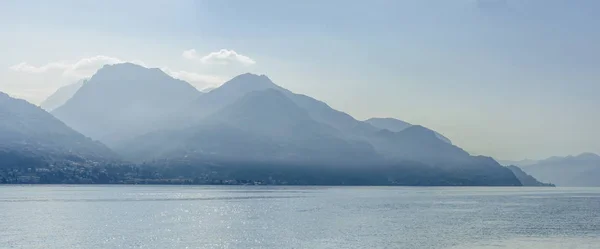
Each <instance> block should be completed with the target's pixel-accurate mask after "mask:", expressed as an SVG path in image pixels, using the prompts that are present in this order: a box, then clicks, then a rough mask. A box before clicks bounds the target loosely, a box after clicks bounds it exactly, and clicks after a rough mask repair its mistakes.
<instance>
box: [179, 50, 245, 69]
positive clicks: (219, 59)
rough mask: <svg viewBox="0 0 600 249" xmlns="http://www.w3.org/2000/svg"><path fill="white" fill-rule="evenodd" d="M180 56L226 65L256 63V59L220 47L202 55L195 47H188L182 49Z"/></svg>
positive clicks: (206, 62)
mask: <svg viewBox="0 0 600 249" xmlns="http://www.w3.org/2000/svg"><path fill="white" fill-rule="evenodd" d="M182 56H183V58H186V59H189V60H195V61H200V62H202V63H204V64H217V65H228V64H233V63H239V64H242V65H245V66H249V65H254V64H256V61H255V60H253V59H252V58H250V57H248V56H245V55H243V54H239V53H237V52H235V51H234V50H228V49H221V50H219V51H216V52H211V53H209V54H207V55H204V56H200V55H199V54H198V52H196V50H195V49H190V50H186V51H183V54H182Z"/></svg>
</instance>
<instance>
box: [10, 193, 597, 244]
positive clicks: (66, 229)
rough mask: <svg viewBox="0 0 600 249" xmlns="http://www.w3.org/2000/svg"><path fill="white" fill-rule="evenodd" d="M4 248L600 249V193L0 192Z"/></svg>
mask: <svg viewBox="0 0 600 249" xmlns="http://www.w3.org/2000/svg"><path fill="white" fill-rule="evenodd" d="M0 248H28V249H33V248H44V249H65V248H451V249H456V248H550V249H552V248H569V249H571V248H600V189H598V188H417V187H415V188H404V187H242V186H240V187H191V186H0Z"/></svg>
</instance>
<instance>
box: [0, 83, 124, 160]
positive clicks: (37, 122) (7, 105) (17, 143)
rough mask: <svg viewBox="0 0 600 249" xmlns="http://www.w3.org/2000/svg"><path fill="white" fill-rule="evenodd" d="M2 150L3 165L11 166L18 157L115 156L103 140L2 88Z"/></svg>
mask: <svg viewBox="0 0 600 249" xmlns="http://www.w3.org/2000/svg"><path fill="white" fill-rule="evenodd" d="M0 151H2V156H0V164H2V165H3V166H10V165H9V164H11V161H12V162H13V163H14V162H15V161H14V160H13V159H15V158H22V159H24V158H30V159H31V160H34V159H33V158H35V160H37V161H47V160H60V159H62V158H65V157H70V158H78V159H82V160H104V159H112V158H113V157H114V156H115V155H114V154H113V153H112V152H111V151H110V150H109V149H108V148H106V147H105V146H104V145H102V144H101V143H98V142H94V141H92V140H91V139H89V138H87V137H85V136H83V135H82V134H80V133H78V132H76V131H74V130H73V129H71V128H69V127H68V126H66V125H65V124H64V123H62V122H61V121H59V120H58V119H56V118H55V117H53V116H52V115H50V114H49V113H47V112H46V111H44V110H43V109H41V108H39V107H37V106H35V105H33V104H30V103H28V102H27V101H25V100H20V99H14V98H11V97H9V96H8V95H6V94H4V93H1V92H0ZM7 158H12V159H7ZM35 160H34V161H35Z"/></svg>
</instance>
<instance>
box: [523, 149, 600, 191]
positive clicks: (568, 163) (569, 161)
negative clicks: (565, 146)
mask: <svg viewBox="0 0 600 249" xmlns="http://www.w3.org/2000/svg"><path fill="white" fill-rule="evenodd" d="M521 168H522V169H523V171H525V172H527V173H528V174H530V175H532V176H534V177H535V178H537V179H539V180H540V181H543V182H550V183H553V184H556V185H557V186H561V187H584V186H595V187H597V186H600V156H599V155H597V154H594V153H582V154H580V155H577V156H566V157H557V156H555V157H550V158H547V159H544V160H540V161H538V162H536V163H534V164H531V165H524V166H521Z"/></svg>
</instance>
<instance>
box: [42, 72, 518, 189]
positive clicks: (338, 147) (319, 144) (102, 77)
mask: <svg viewBox="0 0 600 249" xmlns="http://www.w3.org/2000/svg"><path fill="white" fill-rule="evenodd" d="M53 114H55V115H56V116H57V117H59V118H60V119H61V120H63V121H64V122H65V123H67V124H68V125H70V126H71V127H73V128H74V129H76V130H78V131H81V132H82V133H84V134H86V135H88V136H90V137H93V138H97V139H99V140H101V141H103V142H105V143H106V144H108V145H109V146H111V148H113V149H114V150H115V151H117V152H118V153H120V154H121V155H124V156H126V157H127V158H129V159H132V160H136V161H145V162H157V161H161V160H168V161H170V162H174V161H177V162H186V163H189V164H190V165H198V163H200V164H211V165H212V164H214V163H217V162H224V161H228V163H227V164H228V165H230V163H231V162H232V161H234V162H236V163H235V164H236V165H239V164H242V165H243V164H250V163H251V162H253V163H254V162H259V163H265V164H269V165H277V164H282V165H291V164H294V165H313V166H315V165H321V166H325V165H330V166H332V165H334V166H336V167H341V166H344V165H345V166H350V165H353V166H357V167H359V168H360V170H361V171H364V170H366V169H368V168H369V167H376V168H377V169H378V170H384V169H385V172H388V170H390V171H389V172H395V173H394V174H399V175H396V176H397V177H401V176H402V174H401V173H400V172H401V170H400V169H404V170H411V172H412V173H411V175H419V173H418V171H419V167H416V165H424V167H421V170H422V171H423V173H424V172H429V173H427V174H429V176H428V178H427V179H431V177H434V175H435V177H437V176H442V177H447V178H444V179H445V180H448V184H449V185H453V184H458V185H461V184H466V185H512V186H514V185H521V183H520V182H519V181H518V179H517V178H516V177H515V175H514V174H513V173H512V172H511V171H510V170H509V169H507V168H505V167H502V166H501V165H499V164H498V163H497V162H496V161H494V160H493V159H491V158H486V157H472V156H470V155H469V154H468V153H467V152H465V151H464V150H462V149H460V148H459V147H457V146H454V145H452V144H451V143H448V142H444V141H442V140H441V139H440V138H439V135H438V134H437V133H436V132H434V131H432V130H429V129H427V128H425V127H422V126H418V125H412V126H409V127H407V128H405V129H402V130H400V131H398V132H393V131H390V130H387V129H382V128H378V127H376V126H373V125H372V124H370V123H368V122H364V121H359V120H356V119H355V118H353V117H352V116H350V115H348V114H346V113H344V112H341V111H338V110H335V109H333V108H331V107H330V106H328V105H327V104H326V103H324V102H321V101H318V100H316V99H314V98H311V97H309V96H306V95H301V94H295V93H293V92H291V91H289V90H287V89H284V88H282V87H280V86H278V85H276V84H274V83H273V82H272V81H271V80H270V79H269V78H268V77H267V76H265V75H260V76H259V75H254V74H242V75H239V76H236V77H234V78H233V79H231V80H230V81H228V82H226V83H225V84H223V85H222V86H220V87H219V88H216V89H214V90H212V91H210V92H207V93H204V94H202V93H200V92H198V91H197V90H196V89H195V88H193V87H192V86H191V85H189V84H187V83H185V82H182V81H179V80H175V79H173V78H171V77H169V76H168V75H166V74H164V73H163V72H162V71H160V70H158V69H147V68H144V67H140V66H136V65H132V64H118V65H113V66H105V67H104V68H102V69H100V70H99V71H98V72H97V73H96V74H95V75H94V76H93V77H92V78H91V79H90V81H89V82H88V83H86V84H85V85H84V86H83V87H82V88H81V89H80V90H79V91H78V92H77V93H76V94H75V95H74V96H73V97H72V98H71V99H70V100H69V101H67V102H66V103H65V104H64V105H63V106H62V107H60V108H58V109H56V110H55V111H54V112H53ZM409 165H410V166H409ZM426 168H428V169H426ZM399 170H400V171H399ZM382 172H383V171H382ZM382 172H379V173H381V174H379V175H380V176H382V175H385V174H386V173H382ZM443 172H445V173H443ZM407 173H408V172H407ZM444 174H445V175H444ZM450 179H453V180H450ZM458 179H462V180H458ZM445 180H443V179H442V180H441V182H444V181H445ZM389 181H392V182H394V181H395V180H391V179H390V180H389ZM403 182H406V179H405V180H403ZM417 182H418V180H417ZM428 182H430V180H428Z"/></svg>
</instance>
